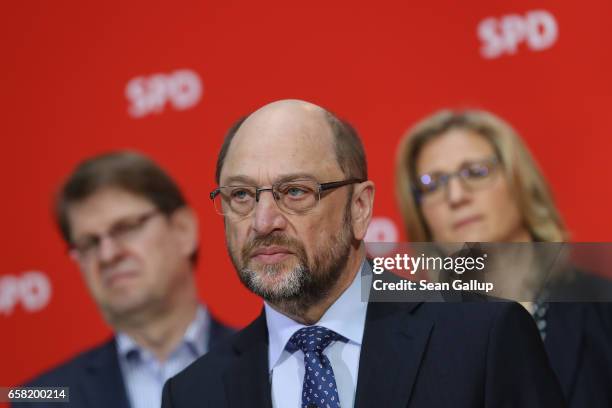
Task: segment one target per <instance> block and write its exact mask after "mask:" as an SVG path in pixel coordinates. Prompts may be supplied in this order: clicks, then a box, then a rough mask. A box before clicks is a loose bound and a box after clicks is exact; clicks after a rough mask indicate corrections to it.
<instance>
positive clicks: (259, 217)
mask: <svg viewBox="0 0 612 408" xmlns="http://www.w3.org/2000/svg"><path fill="white" fill-rule="evenodd" d="M253 211H254V215H253V229H254V230H255V232H256V233H257V235H268V234H270V233H271V232H273V231H276V230H282V229H284V228H285V226H286V221H287V220H286V218H285V216H284V215H283V213H282V212H281V210H280V208H279V207H278V204H277V203H276V201H275V200H274V196H273V193H272V192H271V191H262V192H260V194H259V201H258V202H256V203H255V209H254V210H253Z"/></svg>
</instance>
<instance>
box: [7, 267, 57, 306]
mask: <svg viewBox="0 0 612 408" xmlns="http://www.w3.org/2000/svg"><path fill="white" fill-rule="evenodd" d="M50 299H51V282H50V281H49V279H48V278H47V276H46V275H45V274H44V273H42V272H38V271H28V272H24V273H22V274H21V275H19V276H15V275H4V276H0V314H4V315H10V314H11V313H12V312H13V309H14V308H15V306H16V305H17V304H21V306H22V307H23V308H24V309H25V310H26V311H27V312H30V313H33V312H37V311H39V310H41V309H43V308H44V307H45V306H47V305H48V304H49V300H50Z"/></svg>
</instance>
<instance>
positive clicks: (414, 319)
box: [162, 302, 565, 408]
mask: <svg viewBox="0 0 612 408" xmlns="http://www.w3.org/2000/svg"><path fill="white" fill-rule="evenodd" d="M162 401H163V402H162V407H163V408H187V407H189V408H192V407H193V408H195V407H215V408H224V407H228V408H230V407H231V408H243V407H266V408H268V407H271V392H270V381H269V374H268V333H267V328H266V321H265V316H264V315H263V314H262V315H261V316H260V317H259V318H257V319H256V320H255V321H254V322H253V323H252V324H251V325H249V326H248V327H247V328H245V329H244V330H242V331H241V332H239V333H237V334H236V335H234V336H233V337H231V338H230V341H228V342H226V344H223V345H221V346H220V347H218V348H216V349H215V350H213V351H212V352H211V353H209V354H207V355H206V356H203V357H202V358H200V359H198V360H197V361H196V362H195V363H193V364H192V365H191V366H189V367H188V368H187V369H185V370H184V371H183V372H182V373H180V374H178V375H177V376H176V377H173V378H172V379H170V380H169V381H168V382H167V383H166V385H165V387H164V393H163V396H162ZM355 406H356V407H359V408H365V407H385V408H391V407H411V408H421V407H422V408H444V407H453V408H461V407H466V408H468V407H469V408H477V407H491V408H492V407H495V408H503V407H520V408H525V407H529V408H530V407H546V408H559V407H564V406H565V403H564V401H563V399H562V394H561V388H560V386H559V384H558V382H557V380H556V378H555V375H554V373H553V372H552V370H551V368H550V366H549V364H548V360H547V357H546V353H545V351H544V348H543V345H542V342H541V341H540V339H539V336H538V331H537V329H536V327H535V324H534V322H533V319H532V318H531V316H530V315H529V313H527V311H526V310H525V309H524V308H523V307H522V306H520V305H519V304H517V303H511V302H491V303H489V302H484V303H480V302H474V303H370V304H369V306H368V310H367V315H366V325H365V331H364V337H363V343H362V348H361V356H360V361H359V373H358V382H357V390H356V400H355ZM345 408H348V407H345Z"/></svg>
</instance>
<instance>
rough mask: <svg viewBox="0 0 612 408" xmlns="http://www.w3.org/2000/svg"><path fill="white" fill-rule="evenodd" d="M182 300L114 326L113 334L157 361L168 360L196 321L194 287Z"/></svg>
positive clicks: (196, 303) (196, 306)
mask: <svg viewBox="0 0 612 408" xmlns="http://www.w3.org/2000/svg"><path fill="white" fill-rule="evenodd" d="M189 292H191V293H186V294H184V296H183V297H182V299H175V300H176V302H174V304H173V305H172V306H171V307H167V308H164V309H162V310H156V311H155V313H150V314H149V316H147V318H142V319H138V320H139V321H135V320H134V319H132V320H131V321H130V322H119V323H117V324H115V325H114V328H115V329H116V330H117V331H121V332H123V333H125V334H126V335H128V336H129V337H130V338H131V339H132V340H133V341H134V342H135V343H136V344H138V345H139V346H140V347H143V348H144V349H146V350H148V351H150V352H151V353H153V355H155V357H156V358H157V359H158V360H159V361H162V362H163V361H165V360H167V359H168V357H169V356H170V354H171V353H172V351H174V350H175V349H176V347H177V346H178V345H179V344H180V342H181V340H182V339H183V336H184V335H185V332H186V331H187V328H188V327H189V325H190V324H191V322H193V320H194V319H195V317H196V313H197V308H198V301H197V295H196V292H195V287H194V288H193V290H192V291H189Z"/></svg>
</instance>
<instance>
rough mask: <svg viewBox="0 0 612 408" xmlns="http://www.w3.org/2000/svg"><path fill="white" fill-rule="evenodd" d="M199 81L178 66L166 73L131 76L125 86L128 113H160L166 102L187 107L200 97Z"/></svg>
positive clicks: (132, 114) (191, 72)
mask: <svg viewBox="0 0 612 408" xmlns="http://www.w3.org/2000/svg"><path fill="white" fill-rule="evenodd" d="M202 90H203V86H202V81H201V80H200V77H199V76H198V74H197V73H195V72H194V71H192V70H189V69H180V70H177V71H174V72H172V73H169V74H154V75H150V76H139V77H136V78H133V79H131V80H130V81H129V82H128V83H127V85H126V87H125V96H126V97H127V99H128V100H129V102H130V106H129V108H128V113H129V114H130V116H132V117H134V118H141V117H143V116H146V115H149V114H153V113H162V112H163V111H164V109H165V107H166V106H167V105H169V106H172V107H173V108H174V109H176V110H179V111H181V110H186V109H189V108H192V107H194V106H196V105H197V104H198V102H199V101H200V99H201V97H202Z"/></svg>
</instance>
